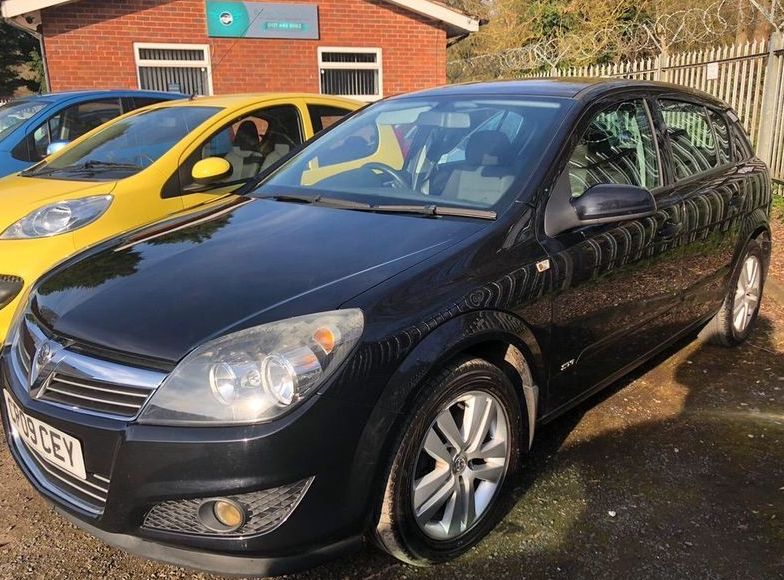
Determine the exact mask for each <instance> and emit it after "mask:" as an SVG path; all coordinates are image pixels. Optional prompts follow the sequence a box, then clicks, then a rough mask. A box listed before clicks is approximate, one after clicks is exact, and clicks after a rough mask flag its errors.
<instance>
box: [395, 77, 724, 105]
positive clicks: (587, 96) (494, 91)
mask: <svg viewBox="0 0 784 580" xmlns="http://www.w3.org/2000/svg"><path fill="white" fill-rule="evenodd" d="M625 90H649V91H651V92H656V93H659V94H661V93H679V94H682V95H690V96H692V97H695V98H698V99H701V100H705V101H709V102H711V103H713V104H715V105H719V106H726V105H725V104H724V103H722V102H721V101H720V100H718V99H716V98H715V97H713V96H712V95H709V94H708V93H704V92H702V91H698V90H695V89H691V88H688V87H684V86H681V85H674V84H669V83H660V82H656V81H642V80H636V79H605V78H538V79H526V80H510V81H491V82H472V83H463V84H456V85H446V86H443V87H438V88H435V89H428V90H424V91H419V92H416V93H410V94H408V95H400V96H399V97H396V98H407V97H411V96H416V97H430V96H466V97H478V96H490V95H506V96H511V95H516V96H547V97H560V98H570V99H576V100H586V101H587V100H593V99H596V98H598V97H601V96H605V95H609V94H612V93H616V92H619V91H625Z"/></svg>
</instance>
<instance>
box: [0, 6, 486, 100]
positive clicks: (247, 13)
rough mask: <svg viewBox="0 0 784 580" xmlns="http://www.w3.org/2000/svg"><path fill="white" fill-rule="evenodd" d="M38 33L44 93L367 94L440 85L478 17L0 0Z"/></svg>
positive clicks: (377, 9) (388, 9) (415, 9)
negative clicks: (455, 46)
mask: <svg viewBox="0 0 784 580" xmlns="http://www.w3.org/2000/svg"><path fill="white" fill-rule="evenodd" d="M0 4H1V5H2V15H3V17H4V18H6V20H7V21H9V22H12V23H13V24H15V25H17V26H22V27H25V28H27V29H28V30H31V31H33V32H34V33H35V34H37V35H39V37H41V38H42V40H43V46H44V52H45V58H46V63H47V71H48V76H49V83H50V87H51V90H53V91H63V90H70V89H84V88H145V89H156V90H172V91H182V92H186V93H195V94H211V93H215V94H221V93H235V92H259V91H306V92H315V93H318V92H322V93H329V94H341V95H345V96H355V97H358V98H361V99H364V100H368V101H371V100H375V99H378V98H381V97H383V96H388V95H392V94H397V93H401V92H407V91H411V90H416V89H422V88H427V87H431V86H434V85H439V84H444V83H445V82H446V49H447V43H449V42H452V41H454V40H456V39H459V38H461V37H463V36H465V35H467V34H470V33H471V32H474V31H476V30H478V28H479V24H480V23H479V21H478V20H476V19H475V18H472V17H470V16H467V15H465V14H463V13H460V12H458V11H455V10H452V9H450V8H448V7H446V6H445V5H443V4H440V3H438V2H432V1H427V0H282V1H281V0H278V1H277V2H266V1H256V0H254V1H245V2H242V1H237V0H235V1H217V0H112V1H106V0H0Z"/></svg>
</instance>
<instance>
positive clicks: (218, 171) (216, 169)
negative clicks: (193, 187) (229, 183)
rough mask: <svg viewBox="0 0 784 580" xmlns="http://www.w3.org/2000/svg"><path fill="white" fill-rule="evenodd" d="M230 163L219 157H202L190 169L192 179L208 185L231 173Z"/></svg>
mask: <svg viewBox="0 0 784 580" xmlns="http://www.w3.org/2000/svg"><path fill="white" fill-rule="evenodd" d="M231 172H232V168H231V163H229V162H228V161H226V160H225V159H223V158H221V157H207V158H206V159H202V160H201V161H199V162H198V163H196V165H194V166H193V169H192V170H191V177H192V178H193V181H195V182H196V183H199V184H201V185H209V184H211V183H214V182H216V181H220V180H221V179H225V178H226V177H228V176H229V175H231Z"/></svg>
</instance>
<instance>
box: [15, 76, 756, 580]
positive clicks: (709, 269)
mask: <svg viewBox="0 0 784 580" xmlns="http://www.w3.org/2000/svg"><path fill="white" fill-rule="evenodd" d="M204 185H205V187H209V184H204ZM243 193H244V195H241V196H236V197H235V198H233V199H231V200H228V201H225V200H224V201H220V202H216V203H214V204H210V205H206V206H203V207H202V208H201V209H200V210H199V211H197V212H195V213H190V214H187V215H183V216H179V217H178V218H176V219H174V220H170V221H167V222H164V223H161V224H157V225H156V226H153V227H150V228H146V229H143V230H140V231H136V232H133V233H132V234H129V235H126V236H124V237H121V238H118V239H115V240H112V241H109V242H107V243H104V244H102V245H100V246H98V247H96V248H93V249H91V250H89V251H88V252H86V253H84V254H82V255H80V256H78V257H76V258H74V259H72V260H70V261H69V262H68V263H66V264H63V265H62V266H61V267H59V268H58V269H56V270H55V271H53V272H52V273H50V274H48V275H47V276H46V277H45V278H44V279H43V280H42V281H41V282H40V283H39V284H38V285H37V287H36V288H35V290H34V292H33V294H32V295H31V296H30V297H29V300H28V301H27V303H26V305H25V307H24V308H23V310H22V311H21V312H20V313H19V314H18V316H17V320H16V323H15V326H14V329H13V330H12V332H11V334H10V339H9V341H8V344H7V345H6V346H5V347H4V350H3V357H2V369H1V372H0V377H1V383H2V384H1V386H2V390H3V397H2V398H0V401H1V403H0V404H2V411H3V412H2V416H3V425H4V429H5V434H6V436H7V438H8V441H9V444H10V448H11V451H12V453H13V455H14V457H15V459H16V461H17V463H18V464H19V467H20V468H21V470H22V472H23V473H24V474H25V475H26V476H27V477H28V478H29V479H30V481H31V482H32V483H33V484H34V485H35V487H36V488H37V489H38V490H39V491H40V492H41V493H42V494H43V495H45V496H46V497H47V498H48V499H49V500H50V501H51V502H53V503H54V504H55V505H56V506H57V508H58V510H59V511H60V513H62V514H63V515H64V516H65V517H67V518H68V519H69V520H71V521H73V522H74V523H76V524H77V525H79V526H81V527H82V528H84V529H86V530H88V531H89V532H90V533H92V534H94V535H96V536H98V537H99V538H101V539H103V540H104V541H106V542H108V543H110V544H114V545H117V546H120V547H122V548H125V549H127V550H129V551H132V552H135V553H138V554H141V555H143V556H145V557H149V558H156V559H161V560H165V561H169V562H173V563H177V564H182V565H187V566H192V567H196V568H201V569H207V570H214V571H219V572H233V573H240V574H272V573H280V572H285V571H291V570H294V569H299V568H303V567H307V566H311V565H314V564H317V563H319V562H321V561H323V560H324V559H327V558H330V557H334V556H336V555H337V554H339V553H342V552H344V551H347V550H350V549H352V548H354V547H356V546H358V545H360V544H361V542H362V541H363V539H364V538H368V539H371V540H373V541H375V543H376V544H377V545H379V546H380V547H381V548H383V549H384V550H386V551H388V552H389V553H390V554H392V555H394V556H396V557H398V558H400V559H402V560H404V561H407V562H412V563H415V564H429V563H437V562H442V561H445V560H448V559H450V558H454V557H456V556H458V555H459V554H461V553H463V552H465V551H466V550H467V549H469V548H470V547H471V546H473V545H475V544H476V543H477V542H479V541H480V540H481V538H482V537H483V536H485V535H486V534H487V533H488V532H489V531H490V530H491V529H492V528H493V526H494V525H495V524H496V523H497V522H498V520H499V519H500V518H502V517H503V512H504V507H503V506H504V502H503V501H500V499H501V498H503V496H504V492H505V488H507V487H508V486H509V485H510V484H511V483H512V482H513V481H514V479H515V476H516V475H517V474H518V473H519V472H520V471H521V470H522V469H524V468H525V454H526V452H527V450H528V449H529V447H530V446H531V444H532V442H533V439H534V435H535V429H536V426H537V425H540V424H542V423H544V422H547V421H550V420H551V419H553V418H554V417H556V416H558V415H559V414H561V413H563V412H564V411H565V410H567V409H569V408H570V407H572V406H574V405H575V404H576V403H578V402H580V401H581V400H583V399H585V398H586V397H588V396H590V395H591V394H592V393H595V392H596V391H597V390H598V389H600V388H602V387H603V386H605V385H607V384H609V383H610V382H612V381H614V380H615V379H617V378H619V377H620V376H622V375H623V374H625V373H628V372H629V370H631V369H632V368H633V367H635V366H637V365H639V364H641V363H642V362H643V361H645V360H646V359H649V358H650V357H651V356H652V355H654V354H656V353H657V352H659V351H661V350H662V349H664V348H666V347H667V346H668V345H671V344H672V343H673V342H674V341H676V340H677V339H678V338H679V337H682V336H684V335H687V334H689V333H691V332H695V331H697V330H701V331H702V333H703V335H704V336H705V337H706V338H708V339H710V340H712V341H714V342H718V343H721V344H724V345H727V346H731V345H735V344H738V343H740V342H741V341H743V340H744V339H745V338H746V337H747V335H748V334H749V332H750V329H751V327H752V325H753V323H754V320H755V318H756V316H757V313H758V310H759V304H760V299H761V296H762V290H763V285H764V280H765V273H766V268H767V264H768V259H769V255H770V235H769V229H768V216H769V212H770V204H771V185H770V178H769V174H768V171H767V169H766V167H765V165H764V164H763V163H762V162H760V161H759V160H758V159H757V158H756V157H755V156H754V153H753V151H752V148H751V146H750V144H749V141H748V139H747V137H746V135H745V134H744V132H743V129H742V128H741V126H740V124H739V121H738V117H737V116H736V115H735V113H733V111H732V110H730V109H729V108H728V107H727V106H726V105H724V104H722V103H721V102H719V101H716V100H715V99H713V98H711V97H709V96H707V95H704V94H701V93H695V92H690V91H687V90H684V89H681V88H677V87H674V86H668V85H659V84H654V83H643V82H635V81H614V82H597V83H588V82H554V81H530V82H512V83H494V84H474V85H465V86H452V87H445V88H441V89H436V90H431V91H427V92H422V93H417V94H413V95H407V96H402V97H397V98H392V99H388V100H385V101H382V102H380V103H377V104H375V105H373V106H370V107H368V108H366V109H364V110H363V111H361V112H359V113H358V114H356V115H354V116H352V117H350V118H349V119H347V120H345V121H344V122H342V123H340V124H338V125H336V126H335V127H333V128H332V129H330V130H328V131H326V132H325V133H323V134H321V135H320V136H318V137H317V138H316V139H315V140H314V141H312V142H310V143H309V144H308V145H307V146H306V147H304V148H303V149H301V150H299V151H296V152H294V153H292V154H291V155H290V156H289V157H288V158H287V159H284V160H283V161H281V162H280V163H278V164H277V165H276V166H274V167H273V168H272V169H271V170H270V171H269V172H267V173H265V174H264V175H263V176H261V178H260V181H258V182H257V183H256V184H254V185H253V186H249V187H248V188H246V189H245V190H243Z"/></svg>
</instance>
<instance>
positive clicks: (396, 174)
mask: <svg viewBox="0 0 784 580" xmlns="http://www.w3.org/2000/svg"><path fill="white" fill-rule="evenodd" d="M363 167H364V168H365V169H369V170H371V171H373V170H377V171H380V172H381V173H384V174H385V175H388V176H389V177H391V178H392V181H394V182H395V183H397V185H398V186H399V187H402V188H403V189H411V184H409V183H408V179H407V177H408V174H405V173H402V172H400V171H398V170H397V169H394V168H393V167H390V166H389V165H386V164H385V163H379V162H378V161H373V162H371V163H366V164H365V165H363ZM404 175H405V177H403V176H404Z"/></svg>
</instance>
